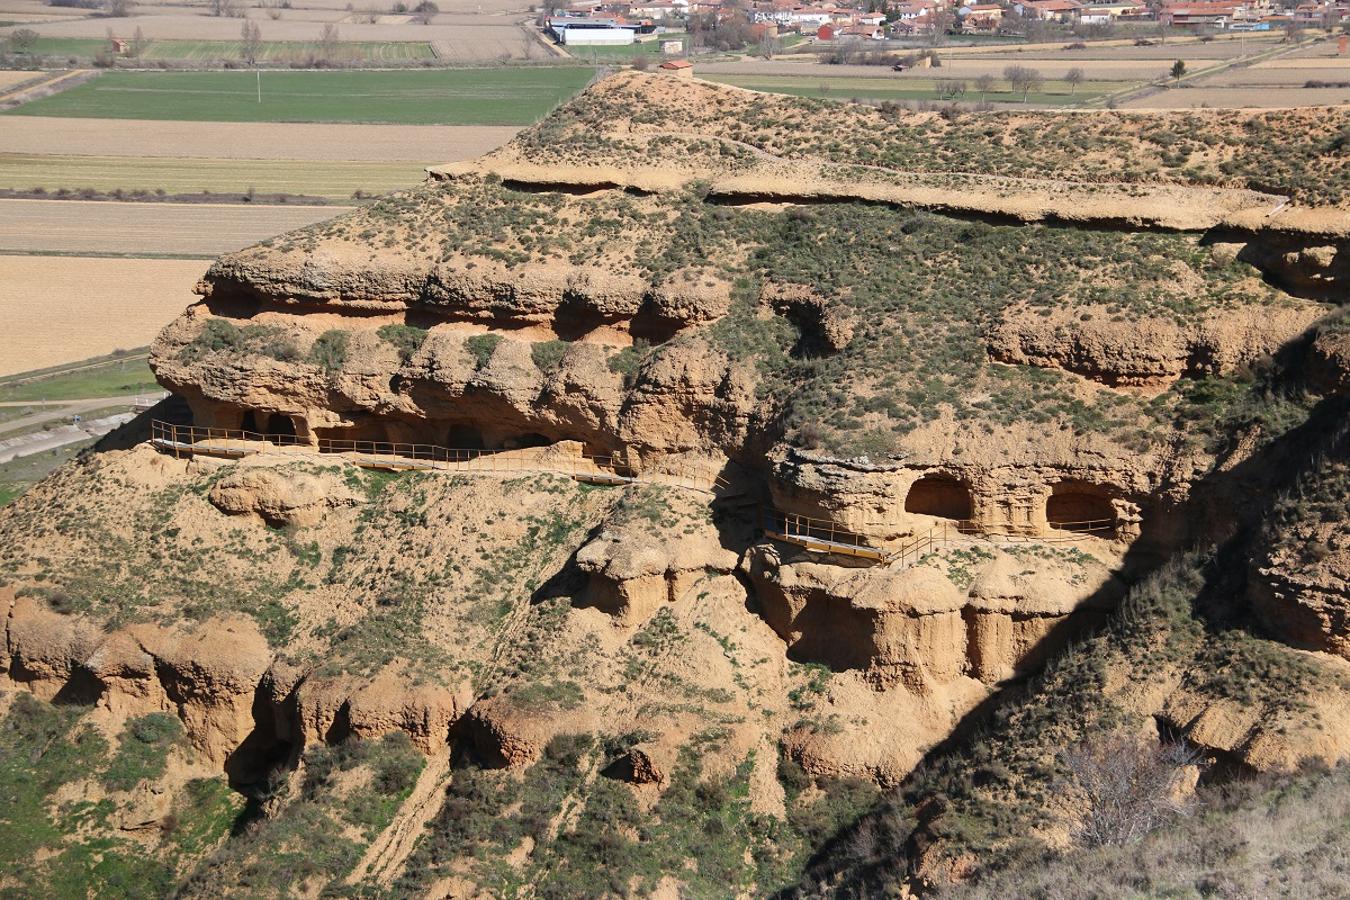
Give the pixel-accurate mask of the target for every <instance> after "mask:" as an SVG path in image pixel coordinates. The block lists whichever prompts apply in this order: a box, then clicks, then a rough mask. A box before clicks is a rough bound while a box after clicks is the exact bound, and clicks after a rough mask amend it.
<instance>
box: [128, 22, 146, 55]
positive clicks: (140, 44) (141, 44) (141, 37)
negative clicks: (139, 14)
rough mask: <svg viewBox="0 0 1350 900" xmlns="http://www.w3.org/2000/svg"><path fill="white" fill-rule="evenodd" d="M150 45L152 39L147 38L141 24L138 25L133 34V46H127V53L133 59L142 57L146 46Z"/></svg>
mask: <svg viewBox="0 0 1350 900" xmlns="http://www.w3.org/2000/svg"><path fill="white" fill-rule="evenodd" d="M149 46H150V41H148V40H146V37H145V32H144V31H142V30H141V26H139V25H137V26H136V31H135V33H134V34H132V36H131V46H130V47H128V48H127V53H128V55H130V56H131V57H132V58H133V59H140V58H141V57H142V56H144V55H145V48H146V47H149Z"/></svg>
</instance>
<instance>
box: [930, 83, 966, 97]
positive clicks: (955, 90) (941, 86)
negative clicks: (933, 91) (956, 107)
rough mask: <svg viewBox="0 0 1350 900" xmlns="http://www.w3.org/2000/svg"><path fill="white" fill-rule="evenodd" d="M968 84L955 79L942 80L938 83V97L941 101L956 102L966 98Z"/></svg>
mask: <svg viewBox="0 0 1350 900" xmlns="http://www.w3.org/2000/svg"><path fill="white" fill-rule="evenodd" d="M965 93H966V83H965V82H964V81H958V80H957V79H955V78H940V79H938V82H937V95H938V99H940V100H955V99H956V98H957V97H964V96H965Z"/></svg>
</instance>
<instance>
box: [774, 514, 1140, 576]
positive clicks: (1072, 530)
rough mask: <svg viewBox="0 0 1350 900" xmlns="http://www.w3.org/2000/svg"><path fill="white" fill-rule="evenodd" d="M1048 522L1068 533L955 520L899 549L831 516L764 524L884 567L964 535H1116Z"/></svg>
mask: <svg viewBox="0 0 1350 900" xmlns="http://www.w3.org/2000/svg"><path fill="white" fill-rule="evenodd" d="M1048 525H1049V526H1050V530H1051V531H1052V532H1055V531H1059V532H1065V534H1061V535H1056V534H1053V533H1052V534H1046V533H1045V532H1044V531H1041V530H1037V529H1035V528H1033V527H1031V526H1028V527H1026V528H1023V529H1018V528H1004V527H999V526H980V525H979V524H977V523H976V522H975V521H973V520H971V519H952V520H949V521H944V522H941V523H938V524H935V525H933V526H931V527H930V528H929V529H928V531H926V532H924V533H922V534H918V535H915V536H912V537H911V538H909V540H907V541H906V542H905V543H903V544H901V545H900V546H898V547H887V546H885V542H884V541H882V540H881V539H879V538H876V537H874V536H872V535H869V534H868V533H867V530H868V528H867V526H863V527H861V528H857V527H848V526H844V525H841V524H839V523H837V522H834V521H832V520H830V519H817V518H812V517H810V516H804V515H801V514H798V513H787V512H783V511H782V510H777V509H771V510H768V511H766V512H765V515H764V526H763V527H764V533H765V534H766V535H767V536H768V537H770V538H773V539H775V540H780V541H786V542H788V543H792V544H797V545H799V546H802V547H805V548H807V549H808V550H815V551H817V552H822V553H837V554H840V555H843V556H855V557H860V558H863V559H871V560H874V561H877V562H880V563H882V564H885V565H892V564H896V563H899V564H900V565H902V566H909V565H913V564H914V563H915V562H918V560H919V559H921V558H922V557H923V556H924V555H925V554H926V553H929V552H930V551H932V550H934V549H935V548H937V547H941V546H945V545H947V544H950V543H952V542H954V541H956V540H958V539H960V538H963V537H964V538H971V539H974V540H980V541H988V542H992V543H1000V542H1008V541H1024V542H1027V543H1038V544H1046V543H1057V542H1061V541H1075V540H1080V539H1081V538H1082V537H1083V536H1085V535H1114V534H1115V533H1116V529H1117V528H1118V526H1119V523H1118V522H1117V521H1116V520H1115V519H1087V520H1083V521H1079V522H1049V523H1048Z"/></svg>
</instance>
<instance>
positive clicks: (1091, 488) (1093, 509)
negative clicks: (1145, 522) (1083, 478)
mask: <svg viewBox="0 0 1350 900" xmlns="http://www.w3.org/2000/svg"><path fill="white" fill-rule="evenodd" d="M1045 519H1046V521H1047V522H1049V523H1050V527H1051V528H1053V529H1055V530H1056V531H1077V532H1084V533H1087V532H1093V533H1103V532H1113V531H1115V528H1116V508H1115V506H1113V505H1112V503H1111V497H1110V496H1109V495H1108V494H1107V492H1106V491H1105V490H1104V489H1103V488H1101V487H1098V486H1097V485H1094V484H1087V483H1084V482H1075V481H1062V482H1060V483H1058V484H1056V485H1053V486H1052V487H1051V488H1050V497H1049V498H1048V499H1047V500H1046V501H1045Z"/></svg>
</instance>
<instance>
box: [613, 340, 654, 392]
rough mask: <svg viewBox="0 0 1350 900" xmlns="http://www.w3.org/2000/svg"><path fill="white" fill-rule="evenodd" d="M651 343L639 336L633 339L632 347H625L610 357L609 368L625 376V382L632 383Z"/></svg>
mask: <svg viewBox="0 0 1350 900" xmlns="http://www.w3.org/2000/svg"><path fill="white" fill-rule="evenodd" d="M649 349H651V345H650V344H649V343H648V342H647V341H645V340H643V339H642V338H638V339H637V340H635V341H633V344H632V346H631V347H624V348H623V349H622V350H620V351H619V352H618V353H616V354H614V355H613V356H611V357H610V358H609V370H610V371H611V372H618V373H619V374H620V375H622V376H623V377H624V383H625V384H628V383H630V382H631V381H632V380H633V378H634V377H635V376H636V375H637V372H638V369H639V368H640V367H641V366H642V359H643V357H645V356H646V355H647V351H648V350H649Z"/></svg>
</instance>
